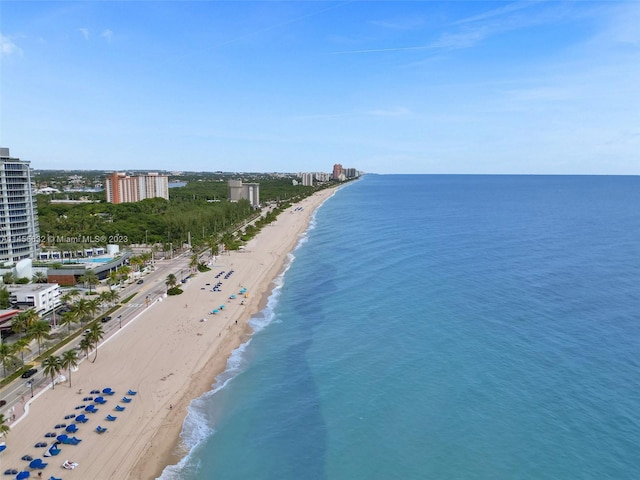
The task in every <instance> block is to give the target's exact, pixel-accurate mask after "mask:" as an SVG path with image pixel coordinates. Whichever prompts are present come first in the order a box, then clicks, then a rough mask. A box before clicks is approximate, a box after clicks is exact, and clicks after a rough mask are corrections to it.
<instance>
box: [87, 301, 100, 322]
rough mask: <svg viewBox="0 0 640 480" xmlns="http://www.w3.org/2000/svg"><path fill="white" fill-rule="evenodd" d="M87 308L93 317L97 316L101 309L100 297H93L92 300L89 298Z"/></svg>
mask: <svg viewBox="0 0 640 480" xmlns="http://www.w3.org/2000/svg"><path fill="white" fill-rule="evenodd" d="M87 310H88V312H89V314H90V315H91V318H95V316H96V314H97V313H98V311H99V310H100V299H99V298H92V299H91V300H89V302H88V305H87Z"/></svg>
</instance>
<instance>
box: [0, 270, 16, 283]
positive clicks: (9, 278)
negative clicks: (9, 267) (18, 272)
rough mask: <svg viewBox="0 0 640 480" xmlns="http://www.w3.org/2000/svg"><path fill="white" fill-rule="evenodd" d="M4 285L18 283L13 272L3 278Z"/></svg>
mask: <svg viewBox="0 0 640 480" xmlns="http://www.w3.org/2000/svg"><path fill="white" fill-rule="evenodd" d="M2 283H4V284H5V285H9V284H10V283H16V276H15V275H14V274H13V273H11V272H7V273H5V274H4V275H3V276H2Z"/></svg>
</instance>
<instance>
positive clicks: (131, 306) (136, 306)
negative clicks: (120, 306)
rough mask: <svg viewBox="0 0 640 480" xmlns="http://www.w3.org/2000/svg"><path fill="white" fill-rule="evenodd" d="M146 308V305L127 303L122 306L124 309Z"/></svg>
mask: <svg viewBox="0 0 640 480" xmlns="http://www.w3.org/2000/svg"><path fill="white" fill-rule="evenodd" d="M144 306H146V303H144V302H143V303H127V304H126V305H124V307H126V308H138V307H144Z"/></svg>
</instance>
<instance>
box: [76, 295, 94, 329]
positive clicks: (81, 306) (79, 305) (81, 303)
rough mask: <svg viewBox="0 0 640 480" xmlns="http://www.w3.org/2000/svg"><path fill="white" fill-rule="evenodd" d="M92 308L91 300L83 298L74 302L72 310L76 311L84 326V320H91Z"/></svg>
mask: <svg viewBox="0 0 640 480" xmlns="http://www.w3.org/2000/svg"><path fill="white" fill-rule="evenodd" d="M90 308H91V306H90V305H89V300H87V299H85V298H81V299H80V300H78V301H77V302H76V303H74V304H73V307H72V311H73V312H75V314H76V318H77V319H78V320H79V321H80V325H82V326H84V322H85V321H87V320H89V317H90V316H91V312H90Z"/></svg>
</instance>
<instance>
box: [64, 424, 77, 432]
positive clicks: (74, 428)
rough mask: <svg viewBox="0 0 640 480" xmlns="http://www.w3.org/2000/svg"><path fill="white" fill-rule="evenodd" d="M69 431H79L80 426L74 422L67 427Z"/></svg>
mask: <svg viewBox="0 0 640 480" xmlns="http://www.w3.org/2000/svg"><path fill="white" fill-rule="evenodd" d="M65 431H66V432H67V433H76V432H77V431H78V426H77V425H76V424H75V423H72V424H71V425H69V426H68V427H67V428H65Z"/></svg>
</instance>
